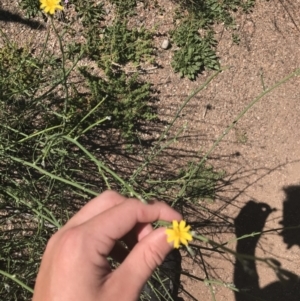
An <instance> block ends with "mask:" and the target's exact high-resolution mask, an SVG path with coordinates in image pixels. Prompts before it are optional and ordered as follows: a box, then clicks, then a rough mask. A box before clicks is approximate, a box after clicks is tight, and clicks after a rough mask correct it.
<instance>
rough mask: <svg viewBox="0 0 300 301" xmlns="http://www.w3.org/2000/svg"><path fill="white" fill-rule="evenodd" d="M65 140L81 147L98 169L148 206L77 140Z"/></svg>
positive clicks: (67, 138)
mask: <svg viewBox="0 0 300 301" xmlns="http://www.w3.org/2000/svg"><path fill="white" fill-rule="evenodd" d="M63 138H64V139H66V140H68V141H69V142H71V143H73V144H75V145H76V146H77V147H79V148H80V149H81V150H82V151H83V152H84V153H85V154H86V155H87V156H88V158H90V159H91V161H93V162H94V163H95V164H96V165H97V166H98V168H101V169H103V170H105V171H106V172H107V173H109V174H110V175H111V176H113V177H114V178H115V179H116V180H117V181H118V182H119V183H121V184H122V185H123V186H124V187H126V189H127V190H128V191H129V192H130V194H131V195H132V196H134V197H136V198H137V199H139V200H140V201H141V202H143V203H144V204H147V201H145V200H144V199H143V198H142V197H141V196H140V195H139V194H138V193H136V192H135V191H134V189H133V188H132V187H131V186H130V185H128V184H127V183H126V182H125V181H124V180H123V179H122V178H121V177H119V176H118V175H117V174H116V173H115V172H113V171H112V170H111V169H110V168H108V167H107V166H105V165H104V164H103V163H102V162H101V161H99V160H97V159H96V158H95V157H94V156H93V155H92V154H91V153H90V152H89V151H88V150H87V149H86V148H85V147H84V146H82V145H81V144H80V143H79V142H78V141H77V140H75V139H73V138H71V137H68V136H63Z"/></svg>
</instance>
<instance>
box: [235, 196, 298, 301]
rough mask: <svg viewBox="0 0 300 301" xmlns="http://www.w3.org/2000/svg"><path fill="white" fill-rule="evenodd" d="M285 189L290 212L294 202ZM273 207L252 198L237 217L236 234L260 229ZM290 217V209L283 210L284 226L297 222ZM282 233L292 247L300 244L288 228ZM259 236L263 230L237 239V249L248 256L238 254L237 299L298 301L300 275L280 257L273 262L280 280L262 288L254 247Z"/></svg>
mask: <svg viewBox="0 0 300 301" xmlns="http://www.w3.org/2000/svg"><path fill="white" fill-rule="evenodd" d="M285 192H286V194H287V199H286V200H285V202H284V211H285V210H287V208H288V211H289V212H290V213H291V212H292V211H293V210H292V206H291V203H289V202H290V200H291V199H290V195H289V194H288V193H287V191H286V190H285ZM298 196H299V194H298ZM292 200H293V201H294V202H295V200H296V198H292ZM286 202H288V204H289V205H287V203H286ZM297 205H298V204H297ZM298 206H299V205H298ZM298 208H300V207H298ZM272 211H274V209H271V207H270V206H269V205H268V204H265V203H257V202H254V201H249V202H248V203H247V204H246V205H245V206H244V207H243V208H242V209H241V211H240V213H239V214H238V216H237V217H236V218H235V220H234V225H235V234H236V237H237V238H241V237H242V236H243V235H247V234H252V233H256V234H257V233H259V232H261V231H262V230H263V228H264V225H265V222H266V220H267V218H268V216H269V215H270V213H271V212H272ZM293 213H294V214H297V213H296V212H295V211H293ZM293 216H294V215H293ZM297 216H298V218H300V211H298V214H297ZM295 220H296V219H295ZM295 220H293V221H295ZM291 221H292V220H291V219H289V213H288V212H284V220H283V221H282V222H281V223H282V224H283V225H284V226H285V225H291V224H293V225H294V223H292V222H291ZM281 235H282V236H284V241H285V242H286V243H287V244H288V247H290V246H291V244H298V245H299V246H300V244H299V242H300V240H299V237H298V240H297V242H296V240H295V239H294V240H289V239H290V235H289V234H288V235H287V236H285V235H286V232H285V230H284V231H282V233H281ZM260 236H261V234H257V235H253V236H250V237H246V238H242V239H239V240H238V241H237V247H236V251H237V253H238V254H244V255H246V257H243V256H241V257H239V256H238V257H237V260H236V263H235V267H234V284H235V287H236V288H237V290H238V292H235V299H236V301H271V300H272V301H296V300H297V301H299V300H300V280H299V277H298V276H297V275H295V274H293V273H291V272H289V271H287V270H284V269H282V268H281V267H280V262H278V261H275V260H274V261H273V262H272V263H273V266H274V271H275V273H276V275H277V277H278V279H279V281H276V282H273V283H271V284H269V285H267V286H266V287H263V288H260V287H259V276H258V273H257V269H256V262H255V261H254V260H253V257H254V256H255V249H256V246H257V244H258V241H259V238H260Z"/></svg>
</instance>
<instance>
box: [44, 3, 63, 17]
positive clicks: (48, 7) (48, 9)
mask: <svg viewBox="0 0 300 301" xmlns="http://www.w3.org/2000/svg"><path fill="white" fill-rule="evenodd" d="M60 1H61V0H40V2H41V6H40V9H43V10H44V12H45V13H46V14H47V13H49V14H50V15H53V14H54V13H55V10H56V9H60V10H63V9H64V8H63V7H62V6H61V5H59V4H60Z"/></svg>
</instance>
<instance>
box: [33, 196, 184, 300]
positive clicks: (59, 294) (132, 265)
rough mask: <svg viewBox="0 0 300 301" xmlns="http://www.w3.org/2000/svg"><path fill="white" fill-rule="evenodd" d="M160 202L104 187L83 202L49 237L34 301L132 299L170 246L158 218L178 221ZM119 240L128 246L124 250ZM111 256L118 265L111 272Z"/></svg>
mask: <svg viewBox="0 0 300 301" xmlns="http://www.w3.org/2000/svg"><path fill="white" fill-rule="evenodd" d="M181 219H182V217H181V215H180V214H179V213H178V212H176V211H175V210H174V209H172V208H170V207H169V206H168V205H166V204H164V203H160V202H153V203H151V204H147V205H145V204H143V203H141V202H140V201H138V200H136V199H128V198H125V197H123V196H121V195H119V194H118V193H116V192H113V191H106V192H104V193H102V194H101V195H99V196H98V197H96V198H94V199H93V200H91V201H90V202H89V203H88V204H86V205H85V206H84V207H83V208H82V209H81V210H80V211H79V212H78V213H77V214H76V215H74V216H73V217H72V218H71V219H70V220H69V221H68V222H67V224H66V225H65V226H64V227H62V228H61V229H60V230H59V231H58V232H57V233H55V234H54V235H53V236H52V237H51V239H50V240H49V242H48V244H47V247H46V250H45V253H44V255H43V259H42V263H41V267H40V270H39V273H38V276H37V280H36V285H35V290H34V295H33V301H42V300H43V301H60V300H63V301H69V300H70V301H71V300H72V301H74V300H84V301H94V300H97V301H101V300H105V301H107V300H109V301H114V300H118V301H122V300H126V301H134V300H138V298H139V295H140V291H141V290H142V288H143V286H144V284H145V283H146V281H147V280H148V278H149V277H150V276H151V274H152V273H153V271H154V270H155V268H156V267H157V266H159V265H160V264H161V263H162V262H163V260H164V258H165V256H166V255H167V254H168V253H169V252H170V251H171V250H172V246H171V245H170V244H168V243H167V240H166V234H165V229H163V228H159V229H156V230H153V229H152V227H151V224H150V223H152V222H154V221H157V220H165V221H172V220H181ZM119 240H122V241H124V243H125V244H126V245H127V246H128V249H126V248H125V247H124V246H123V245H122V244H121V243H119ZM108 256H111V257H112V258H114V259H115V260H117V261H119V262H120V263H121V264H120V266H119V267H118V268H117V269H116V270H114V271H112V270H111V267H110V265H109V262H108V260H107V257H108Z"/></svg>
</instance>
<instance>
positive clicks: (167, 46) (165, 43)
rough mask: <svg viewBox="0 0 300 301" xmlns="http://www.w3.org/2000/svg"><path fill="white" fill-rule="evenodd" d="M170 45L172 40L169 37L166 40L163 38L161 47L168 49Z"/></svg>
mask: <svg viewBox="0 0 300 301" xmlns="http://www.w3.org/2000/svg"><path fill="white" fill-rule="evenodd" d="M169 46H170V41H169V39H165V40H163V42H162V43H161V46H160V47H161V48H162V49H168V48H169Z"/></svg>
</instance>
